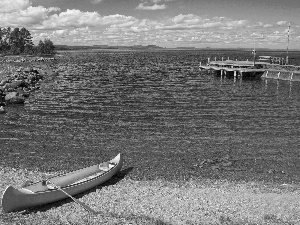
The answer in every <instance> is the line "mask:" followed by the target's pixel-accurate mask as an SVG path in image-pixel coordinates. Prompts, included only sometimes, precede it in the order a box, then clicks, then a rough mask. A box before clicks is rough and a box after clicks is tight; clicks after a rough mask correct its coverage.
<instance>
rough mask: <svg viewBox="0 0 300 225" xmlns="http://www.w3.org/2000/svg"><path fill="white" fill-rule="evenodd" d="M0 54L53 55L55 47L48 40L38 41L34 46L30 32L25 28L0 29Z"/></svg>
mask: <svg viewBox="0 0 300 225" xmlns="http://www.w3.org/2000/svg"><path fill="white" fill-rule="evenodd" d="M0 53H4V54H5V53H10V54H14V55H19V54H55V47H54V45H53V42H52V41H51V40H50V39H45V40H44V42H43V41H42V40H40V41H39V44H38V46H36V47H35V46H34V44H33V42H32V37H31V34H30V32H29V31H28V30H27V29H26V28H24V27H23V28H21V29H19V28H17V27H16V28H14V29H13V30H12V29H11V28H10V27H7V28H0Z"/></svg>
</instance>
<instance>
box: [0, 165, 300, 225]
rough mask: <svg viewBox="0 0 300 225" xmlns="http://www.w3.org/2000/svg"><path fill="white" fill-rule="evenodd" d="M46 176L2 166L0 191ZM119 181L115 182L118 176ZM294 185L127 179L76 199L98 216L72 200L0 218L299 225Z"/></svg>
mask: <svg viewBox="0 0 300 225" xmlns="http://www.w3.org/2000/svg"><path fill="white" fill-rule="evenodd" d="M43 175H45V173H43V172H40V171H28V170H21V169H18V170H17V169H12V170H11V169H9V168H1V169H0V177H1V181H2V182H1V185H0V191H1V192H3V191H4V190H5V187H6V186H8V185H14V186H15V187H20V185H21V184H22V183H23V182H24V181H26V180H28V179H29V180H39V179H41V177H42V176H43ZM115 179H116V178H115ZM299 194H300V189H299V187H298V186H296V185H278V184H264V183H246V182H239V183H237V182H229V181H212V180H205V181H204V180H202V181H200V180H190V181H178V182H168V181H164V180H156V181H147V180H144V181H134V180H132V179H128V178H126V177H125V178H123V179H119V180H116V181H115V182H111V183H106V184H105V185H103V186H99V187H96V188H94V189H92V190H91V191H89V192H86V193H84V194H81V195H78V196H76V198H77V199H79V200H80V201H82V202H84V203H86V204H87V205H89V206H90V207H91V208H93V209H94V210H96V211H97V212H99V215H96V216H93V215H90V214H89V213H88V212H87V211H85V210H84V209H83V208H81V207H80V206H79V205H77V204H75V203H74V202H73V201H72V200H71V199H66V200H63V201H59V202H55V203H51V204H48V205H45V206H39V207H36V208H32V209H28V210H26V211H23V212H18V213H4V212H1V214H0V223H1V224H39V225H43V224H56V225H58V224H161V225H166V224H168V225H170V224H188V225H192V224H195V225H196V224H231V225H237V224H299V223H300V214H299V208H300V195H299Z"/></svg>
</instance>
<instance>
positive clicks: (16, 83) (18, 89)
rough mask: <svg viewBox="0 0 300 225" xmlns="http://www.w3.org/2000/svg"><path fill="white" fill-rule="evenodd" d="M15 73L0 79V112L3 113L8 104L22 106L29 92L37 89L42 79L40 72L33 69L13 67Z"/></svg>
mask: <svg viewBox="0 0 300 225" xmlns="http://www.w3.org/2000/svg"><path fill="white" fill-rule="evenodd" d="M13 70H14V71H15V72H13V73H11V74H7V75H5V74H4V76H3V77H2V79H0V111H1V112H2V113H5V108H4V107H5V106H7V105H9V104H24V102H25V100H26V98H28V97H29V95H30V92H32V91H34V90H36V89H39V87H40V81H41V80H42V79H43V75H42V73H41V71H39V70H38V69H36V68H34V67H26V68H24V67H18V68H16V67H14V69H13Z"/></svg>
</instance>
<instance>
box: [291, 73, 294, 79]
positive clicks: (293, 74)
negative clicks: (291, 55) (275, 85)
mask: <svg viewBox="0 0 300 225" xmlns="http://www.w3.org/2000/svg"><path fill="white" fill-rule="evenodd" d="M293 75H294V73H292V74H291V79H290V80H291V81H292V80H293Z"/></svg>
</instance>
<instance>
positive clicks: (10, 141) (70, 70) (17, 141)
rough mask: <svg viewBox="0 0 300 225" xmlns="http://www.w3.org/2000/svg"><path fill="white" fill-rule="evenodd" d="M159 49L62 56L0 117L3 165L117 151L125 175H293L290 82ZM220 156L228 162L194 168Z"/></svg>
mask: <svg viewBox="0 0 300 225" xmlns="http://www.w3.org/2000/svg"><path fill="white" fill-rule="evenodd" d="M160 54H161V53H152V54H151V55H150V56H147V55H141V53H132V54H127V56H126V60H125V59H124V55H123V54H119V53H114V54H111V55H110V56H109V57H110V58H109V61H110V63H108V62H107V58H105V59H106V61H104V62H103V60H104V57H108V56H107V55H105V54H103V55H102V54H100V55H96V56H93V57H90V58H89V60H86V59H85V58H84V57H82V58H76V60H75V59H73V61H72V60H69V61H67V62H65V61H63V59H62V62H59V63H58V65H55V68H56V69H57V70H58V68H59V72H58V73H57V74H55V75H53V76H52V77H47V78H46V79H45V80H44V81H43V84H42V87H41V90H39V91H38V92H36V93H34V94H32V95H31V96H30V98H29V99H28V103H27V104H25V105H24V106H9V107H8V108H7V111H8V113H7V114H3V115H0V124H1V131H0V142H1V153H0V154H1V157H2V158H3V159H4V160H3V161H2V162H1V163H2V164H3V165H6V166H14V167H23V166H25V167H27V168H39V167H40V168H41V169H42V170H50V171H56V170H70V169H74V168H79V167H82V166H86V164H90V163H96V162H98V158H99V157H103V158H106V159H108V158H111V157H112V156H114V155H115V154H117V153H118V152H124V153H125V154H126V162H125V166H126V165H127V166H133V167H134V168H136V170H134V172H133V174H132V175H131V176H132V177H140V178H141V177H145V178H149V179H150V178H152V177H155V176H157V177H159V176H164V177H167V178H170V179H171V178H174V177H175V178H177V179H183V178H188V177H191V176H196V177H199V176H200V177H201V176H202V177H212V178H230V177H234V176H236V177H242V178H245V179H246V177H245V176H249V177H250V175H251V178H253V179H255V177H263V179H268V177H269V176H270V175H272V177H273V178H272V179H274V177H275V178H276V177H279V178H280V179H283V180H284V179H285V180H287V181H291V180H293V181H296V180H297V179H298V177H299V172H298V171H300V170H299V167H300V166H299V163H298V162H299V158H300V154H299V143H300V131H299V127H300V119H299V118H300V117H299V116H300V112H299V107H300V99H299V98H300V95H299V92H300V86H299V85H300V84H299V83H298V82H293V83H290V82H288V81H277V80H269V79H265V80H260V79H259V80H240V79H237V80H234V79H228V78H222V79H221V78H220V77H214V76H211V75H208V74H205V73H200V72H199V71H198V69H197V65H198V62H199V61H200V58H201V57H202V56H201V54H200V53H199V54H191V55H189V54H188V53H186V55H185V56H180V55H177V53H166V55H160ZM172 54H173V55H172ZM147 57H148V58H150V59H151V61H150V60H149V59H148V61H149V64H150V66H149V65H144V64H143V62H144V61H145V58H147ZM184 57H188V58H189V60H188V61H187V60H182V59H185V58H184ZM84 60H85V61H84ZM154 60H156V61H155V63H154V64H151V63H153V62H154ZM174 60H177V61H176V63H177V67H178V68H177V69H176V68H175V69H174V65H173V64H174V62H173V61H174ZM125 62H126V63H125ZM129 62H130V63H131V64H130V65H129ZM171 65H172V66H171ZM180 67H182V68H185V69H180ZM224 155H229V157H230V160H231V162H232V165H231V166H230V167H228V168H227V167H226V168H225V167H224V168H221V169H222V170H221V169H220V168H219V169H218V168H217V169H215V168H214V169H213V168H212V167H202V168H201V167H199V165H200V164H201V162H202V161H203V160H204V159H213V158H220V157H223V156H224ZM170 168H171V169H170ZM249 174H250V175H249Z"/></svg>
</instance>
